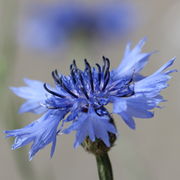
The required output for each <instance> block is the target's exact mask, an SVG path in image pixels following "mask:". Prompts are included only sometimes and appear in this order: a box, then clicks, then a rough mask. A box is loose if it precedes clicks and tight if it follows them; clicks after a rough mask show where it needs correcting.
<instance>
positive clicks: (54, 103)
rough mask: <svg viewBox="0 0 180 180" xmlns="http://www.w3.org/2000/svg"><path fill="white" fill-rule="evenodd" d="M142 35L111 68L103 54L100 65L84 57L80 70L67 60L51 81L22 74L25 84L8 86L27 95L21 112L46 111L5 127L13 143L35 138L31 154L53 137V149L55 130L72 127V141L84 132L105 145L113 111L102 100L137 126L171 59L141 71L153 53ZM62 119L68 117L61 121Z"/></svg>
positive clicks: (154, 103)
mask: <svg viewBox="0 0 180 180" xmlns="http://www.w3.org/2000/svg"><path fill="white" fill-rule="evenodd" d="M144 43H145V40H141V41H140V42H139V43H138V44H137V45H136V46H135V47H134V49H132V50H131V46H130V44H128V45H127V47H126V50H125V53H124V57H123V59H122V62H121V64H120V65H119V66H118V67H117V68H116V69H114V70H112V71H110V61H109V59H108V58H106V57H104V56H103V65H102V66H100V65H99V64H96V68H95V67H91V66H90V64H89V63H88V61H87V60H86V59H85V60H84V61H85V69H84V70H80V69H79V68H78V67H77V65H76V62H75V60H74V61H73V63H72V64H71V65H70V75H68V76H65V75H62V74H60V73H58V72H57V70H55V71H53V72H52V77H53V79H54V82H55V86H54V87H50V86H49V85H47V84H46V83H43V82H40V81H34V80H29V79H25V83H26V84H27V86H24V87H12V88H11V89H12V91H13V92H14V93H15V94H16V95H17V96H20V97H22V98H24V99H26V100H27V101H26V102H25V103H24V104H23V105H22V106H21V108H20V112H21V113H23V112H33V113H44V115H43V116H42V117H40V118H39V119H38V120H36V121H34V122H32V123H31V124H29V125H27V126H25V127H24V128H21V129H16V130H10V131H5V133H6V134H7V137H11V136H12V137H15V142H14V144H13V145H12V149H17V148H19V147H22V146H25V145H27V144H29V143H31V142H33V144H32V146H31V150H30V152H29V153H30V154H29V158H30V159H32V157H33V156H34V155H35V154H36V152H38V151H39V150H40V149H42V148H44V146H46V145H47V144H49V143H52V148H51V156H52V155H53V153H54V150H55V145H56V137H57V135H58V134H69V133H70V132H72V131H76V139H75V143H74V147H77V146H79V145H80V144H81V143H83V141H84V140H85V138H86V137H89V139H90V140H91V141H92V142H94V141H95V140H96V139H100V140H102V141H103V142H104V144H105V145H106V146H107V147H109V146H110V145H111V144H110V140H109V133H113V134H115V135H116V134H117V130H116V127H115V124H114V123H113V122H111V121H110V119H111V113H110V112H109V111H108V109H107V107H106V105H108V104H111V103H112V104H113V112H112V113H115V114H118V115H120V116H121V118H122V119H123V121H124V122H125V123H126V124H127V125H128V126H129V127H130V128H131V129H135V122H134V118H152V117H153V112H151V110H152V109H153V108H157V107H159V106H158V104H159V103H160V102H162V101H164V100H163V97H162V96H161V95H160V91H161V90H162V89H164V88H166V87H167V81H168V80H169V79H170V78H171V77H170V76H169V74H170V73H172V72H175V71H176V70H166V69H167V68H168V67H170V66H171V65H172V64H173V62H174V60H175V59H172V60H170V61H168V62H167V63H166V64H165V65H163V66H162V67H161V68H160V69H158V70H157V71H156V72H155V73H153V74H152V75H150V76H147V77H144V76H142V75H141V74H140V71H141V70H142V69H143V68H144V66H145V65H146V64H147V62H148V59H149V57H150V56H151V55H152V53H142V52H141V49H142V47H143V45H144ZM65 123H68V124H69V123H71V124H70V125H69V127H67V126H66V127H65V126H64V124H65Z"/></svg>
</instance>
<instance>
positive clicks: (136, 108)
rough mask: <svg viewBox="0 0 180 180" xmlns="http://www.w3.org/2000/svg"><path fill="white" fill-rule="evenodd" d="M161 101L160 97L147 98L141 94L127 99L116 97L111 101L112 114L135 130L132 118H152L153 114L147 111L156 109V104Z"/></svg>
mask: <svg viewBox="0 0 180 180" xmlns="http://www.w3.org/2000/svg"><path fill="white" fill-rule="evenodd" d="M162 101H163V99H162V97H161V96H158V97H154V98H147V97H146V96H144V95H143V94H137V95H134V96H131V97H127V98H120V97H117V98H114V100H113V113H116V114H119V115H120V116H121V117H122V119H123V120H124V122H125V123H126V124H127V125H128V126H129V127H130V128H132V129H135V122H134V120H133V117H137V118H152V117H153V112H151V111H149V110H151V109H153V108H155V107H158V106H157V105H158V103H160V102H162Z"/></svg>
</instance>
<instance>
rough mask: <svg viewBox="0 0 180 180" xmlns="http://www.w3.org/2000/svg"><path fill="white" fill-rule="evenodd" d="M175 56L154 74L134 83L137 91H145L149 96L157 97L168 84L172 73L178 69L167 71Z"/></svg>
mask: <svg viewBox="0 0 180 180" xmlns="http://www.w3.org/2000/svg"><path fill="white" fill-rule="evenodd" d="M174 61H175V58H174V59H172V60H170V61H168V62H167V63H166V64H164V65H163V66H162V67H161V68H160V69H159V70H157V71H156V72H155V73H153V74H152V75H150V76H148V77H146V78H144V79H142V80H140V81H138V82H136V83H135V85H134V91H135V92H136V93H143V94H144V95H146V96H148V97H155V96H157V95H159V93H160V91H161V90H162V89H164V88H166V87H167V86H168V84H167V81H168V80H169V79H171V77H170V76H169V74H170V73H172V72H175V71H176V70H169V71H165V70H166V69H167V68H168V67H170V66H171V65H172V64H173V62H174Z"/></svg>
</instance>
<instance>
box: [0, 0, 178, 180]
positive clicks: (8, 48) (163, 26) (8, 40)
mask: <svg viewBox="0 0 180 180" xmlns="http://www.w3.org/2000/svg"><path fill="white" fill-rule="evenodd" d="M179 32H180V2H179V0H173V1H172V0H159V1H156V0H151V1H145V0H126V1H125V0H124V1H123V0H116V1H115V0H114V1H108V0H96V1H95V0H91V1H88V0H69V1H65V0H64V1H60V0H59V1H57V0H56V1H55V0H51V1H50V0H13V1H11V0H0V82H1V84H0V99H1V100H0V131H1V136H0V151H1V154H0V179H4V180H10V179H13V180H41V179H42V180H49V179H51V180H60V179H61V180H71V179H73V180H79V179H86V180H92V179H93V180H96V179H97V180H98V175H97V170H96V162H95V158H94V157H93V156H92V155H91V154H87V153H86V152H85V151H84V150H83V149H82V148H81V147H79V148H78V149H76V150H74V149H73V147H72V145H73V140H74V134H71V135H68V136H66V135H63V136H60V137H59V138H58V142H57V146H56V152H55V155H54V157H53V158H52V159H50V157H49V152H50V147H46V148H45V149H43V150H41V151H40V152H39V153H37V155H36V156H35V157H34V159H33V160H32V161H28V149H29V146H27V147H26V148H21V149H19V150H16V151H12V150H11V144H12V140H13V139H8V140H7V139H5V138H4V134H3V133H2V131H3V130H5V129H14V128H20V127H23V126H24V125H26V124H28V123H29V122H31V121H33V120H35V119H37V117H38V116H36V115H32V114H25V115H19V114H18V113H17V111H18V108H19V106H20V104H21V103H22V102H23V100H22V99H20V98H18V97H16V96H15V95H14V94H12V93H11V92H10V90H9V86H22V85H23V82H22V79H23V78H24V77H28V78H31V79H36V80H41V81H45V82H49V83H50V82H52V78H51V71H52V70H54V69H58V70H59V71H60V72H61V73H63V74H68V72H69V64H70V63H71V62H72V60H73V59H76V60H77V63H78V65H79V66H80V67H83V66H84V65H83V59H84V58H87V59H88V60H89V61H90V63H91V64H95V63H96V62H101V57H102V55H105V56H107V57H108V58H110V59H111V68H115V67H116V66H117V65H118V64H119V63H120V61H121V58H122V56H123V51H124V48H125V46H126V43H127V42H129V41H131V42H133V45H135V44H136V43H137V42H138V41H139V40H140V39H141V38H143V37H148V42H147V44H146V46H145V48H144V51H153V50H158V52H159V53H157V54H155V55H153V56H152V57H151V59H150V62H149V64H148V66H147V67H146V68H145V70H144V71H143V73H144V74H150V73H152V72H154V71H155V70H156V69H157V68H158V67H160V66H161V65H163V64H164V63H165V62H167V60H169V59H170V58H172V57H174V56H176V57H177V61H176V62H175V64H174V67H175V68H176V69H180V61H179V57H180V33H179ZM178 77H179V74H178V73H175V74H173V78H172V80H171V81H170V87H168V89H166V90H165V91H163V93H162V94H163V95H164V96H165V98H166V99H167V100H168V102H165V103H164V104H162V106H163V107H165V108H163V109H156V110H155V117H154V118H153V119H136V124H137V129H136V130H135V131H132V130H130V129H128V127H127V126H126V125H125V124H124V123H123V122H122V121H121V120H120V118H119V117H117V116H114V117H115V121H116V124H117V127H118V129H119V131H120V136H119V137H118V140H117V141H116V145H115V147H113V148H112V150H111V152H110V158H111V160H112V165H113V169H114V177H115V180H120V179H123V180H144V179H145V180H169V179H178V178H179V171H180V155H179V152H180V142H179V136H180V130H179V126H180V121H179V114H178V110H179V107H180V96H179V93H178V92H179V89H180V83H179V80H178Z"/></svg>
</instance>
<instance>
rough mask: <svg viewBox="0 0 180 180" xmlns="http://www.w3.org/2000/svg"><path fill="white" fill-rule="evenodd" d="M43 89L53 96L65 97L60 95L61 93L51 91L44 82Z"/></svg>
mask: <svg viewBox="0 0 180 180" xmlns="http://www.w3.org/2000/svg"><path fill="white" fill-rule="evenodd" d="M44 89H45V90H46V91H47V92H49V93H50V94H52V95H54V96H57V97H60V98H65V96H63V95H61V94H58V93H56V92H54V91H51V90H50V89H48V87H47V85H46V83H44Z"/></svg>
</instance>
